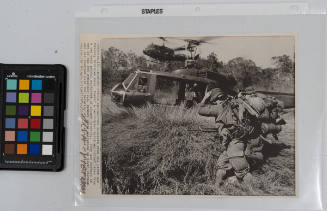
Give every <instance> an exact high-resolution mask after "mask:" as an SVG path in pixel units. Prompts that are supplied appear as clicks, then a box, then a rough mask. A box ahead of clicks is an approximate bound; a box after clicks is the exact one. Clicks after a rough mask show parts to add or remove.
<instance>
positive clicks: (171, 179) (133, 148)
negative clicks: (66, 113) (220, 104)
mask: <svg viewBox="0 0 327 211" xmlns="http://www.w3.org/2000/svg"><path fill="white" fill-rule="evenodd" d="M102 113H103V115H102V124H103V125H102V161H103V165H102V173H103V177H102V178H103V181H102V182H103V193H104V194H186V195H194V194H200V195H203V194H210V195H294V194H295V148H294V147H295V143H294V110H292V109H291V110H287V111H285V113H284V114H283V115H282V116H283V118H284V119H285V120H286V121H287V123H288V124H287V125H286V126H285V127H284V128H283V131H282V132H281V133H280V136H279V137H280V139H279V141H276V142H274V143H273V144H272V145H270V146H266V148H264V150H265V152H266V161H265V163H264V164H263V165H261V166H260V167H258V168H257V169H253V171H252V174H253V176H254V179H253V180H252V181H251V182H250V183H247V184H245V183H238V182H233V181H231V180H227V181H226V182H225V183H224V184H223V185H222V186H220V187H218V186H216V185H214V183H215V180H214V178H215V173H216V171H217V165H216V164H217V159H218V156H219V155H220V153H222V151H223V150H222V147H221V146H220V144H219V143H218V142H217V141H216V138H215V134H214V133H201V132H197V131H188V129H196V128H197V127H198V126H199V125H204V126H211V127H212V126H214V122H213V120H210V119H208V118H204V117H201V116H199V115H198V114H197V108H193V109H189V110H186V109H184V107H183V106H178V107H167V106H158V105H147V106H144V107H142V108H131V109H124V108H120V107H117V106H116V105H115V104H113V103H112V102H111V99H110V96H107V95H104V96H103V98H102ZM268 149H269V150H268Z"/></svg>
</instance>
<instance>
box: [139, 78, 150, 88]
mask: <svg viewBox="0 0 327 211" xmlns="http://www.w3.org/2000/svg"><path fill="white" fill-rule="evenodd" d="M147 84H148V78H147V77H140V79H139V84H138V85H139V86H146V85H147Z"/></svg>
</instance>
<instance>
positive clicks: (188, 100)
mask: <svg viewBox="0 0 327 211" xmlns="http://www.w3.org/2000/svg"><path fill="white" fill-rule="evenodd" d="M192 88H193V87H191V86H190V85H189V84H186V87H185V107H186V108H191V107H192V106H193V104H194V101H193V100H194V96H195V93H194V91H193V89H192Z"/></svg>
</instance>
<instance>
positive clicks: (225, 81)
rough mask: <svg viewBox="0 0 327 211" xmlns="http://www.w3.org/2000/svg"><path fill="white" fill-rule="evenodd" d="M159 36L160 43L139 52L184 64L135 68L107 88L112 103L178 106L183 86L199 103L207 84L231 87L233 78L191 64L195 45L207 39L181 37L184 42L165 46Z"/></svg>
mask: <svg viewBox="0 0 327 211" xmlns="http://www.w3.org/2000/svg"><path fill="white" fill-rule="evenodd" d="M159 39H160V40H162V41H163V44H162V45H155V44H150V45H149V46H147V47H146V48H145V49H144V50H143V53H144V54H145V55H147V56H149V57H150V58H152V59H154V60H157V61H159V62H167V61H184V62H185V67H184V68H181V69H177V70H174V71H172V72H161V71H154V70H145V69H143V70H140V69H138V70H136V71H135V72H133V73H131V74H130V75H129V76H128V77H127V78H126V79H125V80H124V81H123V82H122V83H119V84H116V85H115V86H114V87H113V88H112V89H111V91H110V93H111V96H112V100H113V101H114V102H116V103H119V104H123V105H140V104H144V103H147V102H148V103H153V104H164V105H179V104H181V103H182V102H184V101H185V92H186V91H187V89H189V88H190V87H192V88H193V91H194V93H196V97H195V101H196V103H199V102H200V101H201V99H202V98H203V96H204V95H205V93H206V91H207V90H208V88H209V87H210V86H213V87H220V88H222V89H225V90H226V91H227V92H228V91H229V90H232V89H231V86H234V85H235V84H236V81H235V79H233V78H228V77H226V76H223V75H221V74H219V73H217V72H211V71H208V70H200V69H197V68H196V67H195V64H196V60H197V59H198V58H199V53H198V52H197V49H198V46H200V45H201V44H203V43H208V40H209V38H202V39H198V40H195V39H181V41H183V42H184V43H185V45H182V46H179V47H177V48H169V47H167V46H166V45H165V42H167V38H164V37H159ZM181 51H184V52H187V53H188V55H186V54H180V53H179V52H181Z"/></svg>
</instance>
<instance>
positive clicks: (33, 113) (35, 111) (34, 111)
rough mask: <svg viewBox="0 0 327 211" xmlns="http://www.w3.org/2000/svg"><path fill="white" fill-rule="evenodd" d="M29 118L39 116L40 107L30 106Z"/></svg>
mask: <svg viewBox="0 0 327 211" xmlns="http://www.w3.org/2000/svg"><path fill="white" fill-rule="evenodd" d="M31 116H41V106H31Z"/></svg>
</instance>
